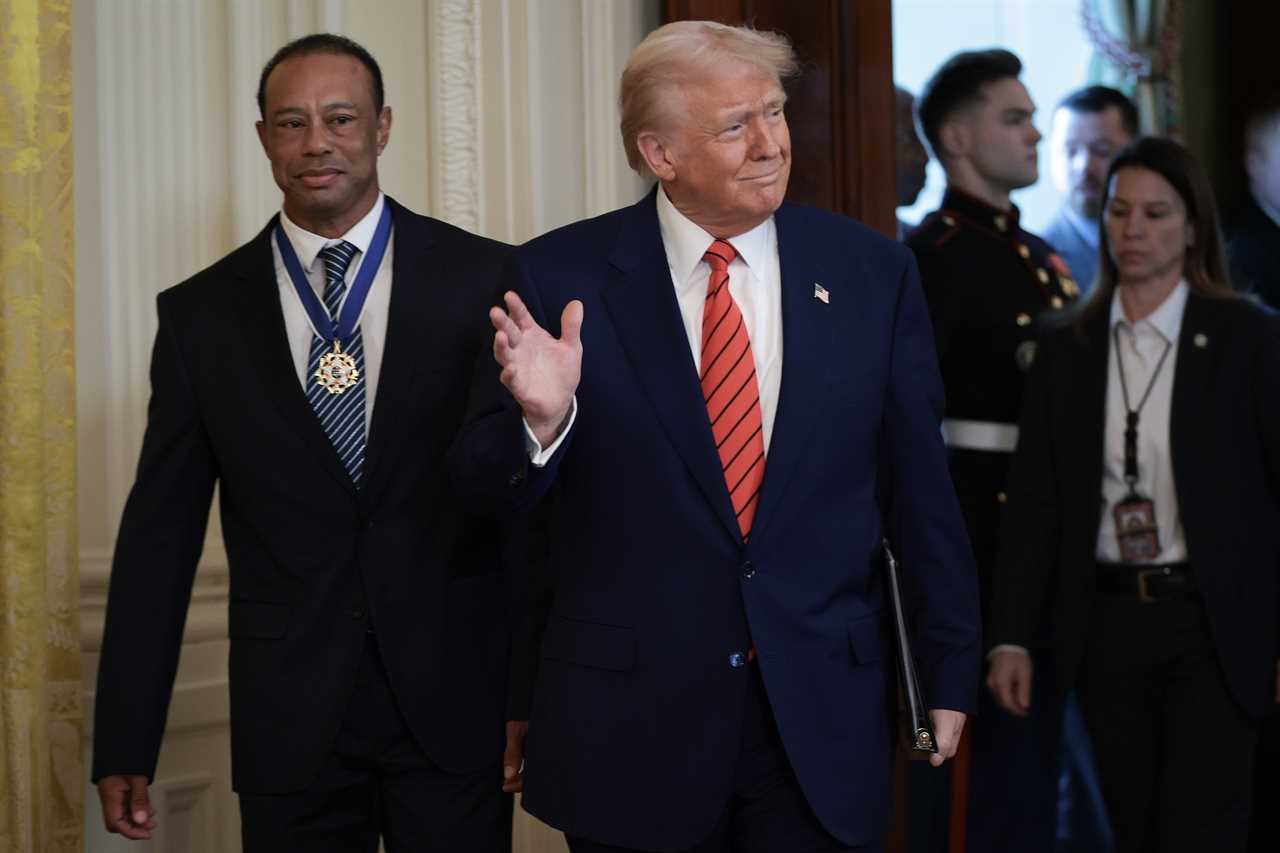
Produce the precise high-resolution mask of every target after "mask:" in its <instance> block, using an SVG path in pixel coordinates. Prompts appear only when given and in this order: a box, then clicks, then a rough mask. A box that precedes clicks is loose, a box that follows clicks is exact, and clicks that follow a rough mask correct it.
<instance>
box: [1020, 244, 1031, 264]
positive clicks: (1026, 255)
mask: <svg viewBox="0 0 1280 853" xmlns="http://www.w3.org/2000/svg"><path fill="white" fill-rule="evenodd" d="M1018 254H1019V255H1022V259H1023V260H1024V261H1025V260H1026V259H1027V258H1029V257H1031V250H1030V249H1028V248H1027V247H1026V246H1024V245H1022V244H1021V243H1019V244H1018Z"/></svg>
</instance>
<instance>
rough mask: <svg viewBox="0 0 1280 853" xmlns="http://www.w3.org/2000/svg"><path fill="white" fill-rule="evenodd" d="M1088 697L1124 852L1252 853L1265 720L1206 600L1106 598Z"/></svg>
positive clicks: (1083, 682) (1084, 695)
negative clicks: (1220, 646)
mask: <svg viewBox="0 0 1280 853" xmlns="http://www.w3.org/2000/svg"><path fill="white" fill-rule="evenodd" d="M1078 693H1079V697H1080V706H1081V709H1082V710H1083V712H1084V718H1085V722H1086V724H1087V725H1088V728H1089V733H1090V735H1091V736H1092V737H1093V745H1094V752H1095V755H1096V757H1097V760H1098V775H1099V777H1100V778H1101V781H1102V792H1103V796H1104V797H1105V798H1106V801H1107V811H1108V812H1109V813H1110V815H1111V822H1112V825H1113V828H1114V830H1115V842H1116V853H1184V851H1185V853H1227V851H1240V853H1243V851H1244V850H1245V849H1246V844H1247V839H1248V832H1249V808H1250V800H1251V788H1252V783H1253V761H1254V749H1255V746H1256V743H1257V739H1258V725H1257V723H1256V722H1255V721H1253V720H1252V719H1251V718H1250V717H1249V716H1247V715H1246V714H1245V712H1244V711H1243V709H1241V708H1240V706H1239V705H1238V704H1237V703H1236V702H1235V700H1234V699H1233V698H1232V697H1231V695H1230V693H1229V692H1228V689H1227V684H1226V680H1225V677H1224V676H1223V673H1222V668H1221V666H1220V665H1219V663H1218V656H1217V652H1216V650H1215V648H1214V645H1213V640H1212V637H1211V636H1210V634H1209V625H1208V619H1207V617H1206V615H1205V611H1204V606H1203V604H1202V603H1201V602H1199V601H1178V600H1164V601H1157V602H1152V603H1146V604H1144V603H1141V602H1139V601H1137V600H1135V599H1132V598H1127V597H1113V596H1107V595H1100V596H1099V597H1098V598H1097V600H1096V604H1095V609H1094V617H1093V624H1092V626H1091V628H1090V637H1089V648H1088V650H1087V651H1086V653H1085V659H1084V666H1083V668H1082V671H1081V674H1080V679H1079V682H1078Z"/></svg>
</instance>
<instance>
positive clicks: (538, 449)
mask: <svg viewBox="0 0 1280 853" xmlns="http://www.w3.org/2000/svg"><path fill="white" fill-rule="evenodd" d="M577 418H578V395H577V394H574V395H573V399H572V400H570V401H569V417H567V418H565V419H564V425H563V426H562V427H561V428H560V433H559V435H557V436H556V440H555V441H553V442H551V444H550V445H548V446H547V447H546V448H545V449H544V448H543V446H542V445H541V444H539V443H538V439H537V438H536V437H534V434H533V430H532V429H531V428H530V427H529V420H528V418H521V419H520V422H521V423H523V424H524V448H525V450H527V451H529V461H530V462H531V463H533V467H534V468H544V467H546V464H547V463H548V462H550V461H551V457H552V456H555V455H556V451H557V450H559V449H560V445H561V444H563V443H564V437H565V436H566V435H568V434H569V430H571V429H573V422H574V421H575V420H577Z"/></svg>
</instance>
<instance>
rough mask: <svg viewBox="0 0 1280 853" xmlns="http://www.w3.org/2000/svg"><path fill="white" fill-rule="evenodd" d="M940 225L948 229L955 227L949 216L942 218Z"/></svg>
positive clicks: (954, 222)
mask: <svg viewBox="0 0 1280 853" xmlns="http://www.w3.org/2000/svg"><path fill="white" fill-rule="evenodd" d="M942 224H943V225H945V226H947V227H948V228H954V227H955V225H956V221H955V220H954V219H952V218H951V217H950V216H943V217H942Z"/></svg>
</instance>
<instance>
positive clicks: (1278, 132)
mask: <svg viewBox="0 0 1280 853" xmlns="http://www.w3.org/2000/svg"><path fill="white" fill-rule="evenodd" d="M1244 168H1245V174H1246V175H1248V177H1249V199H1248V200H1247V201H1246V202H1245V205H1244V207H1243V208H1242V209H1241V210H1240V211H1239V212H1238V213H1237V215H1236V217H1235V221H1234V223H1233V227H1231V228H1230V229H1229V240H1228V242H1227V255H1228V257H1229V260H1230V264H1231V279H1232V284H1233V285H1234V286H1235V287H1236V288H1237V289H1239V290H1244V291H1248V292H1252V293H1254V294H1256V295H1257V296H1258V298H1260V299H1261V300H1262V301H1263V302H1266V303H1267V304H1268V305H1270V306H1272V307H1273V308H1280V95H1277V96H1273V97H1272V98H1270V99H1269V100H1267V101H1265V102H1264V103H1263V104H1262V106H1261V107H1259V108H1258V109H1257V110H1255V111H1254V113H1253V115H1251V116H1250V117H1249V122H1248V124H1246V125H1245V158H1244Z"/></svg>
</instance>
